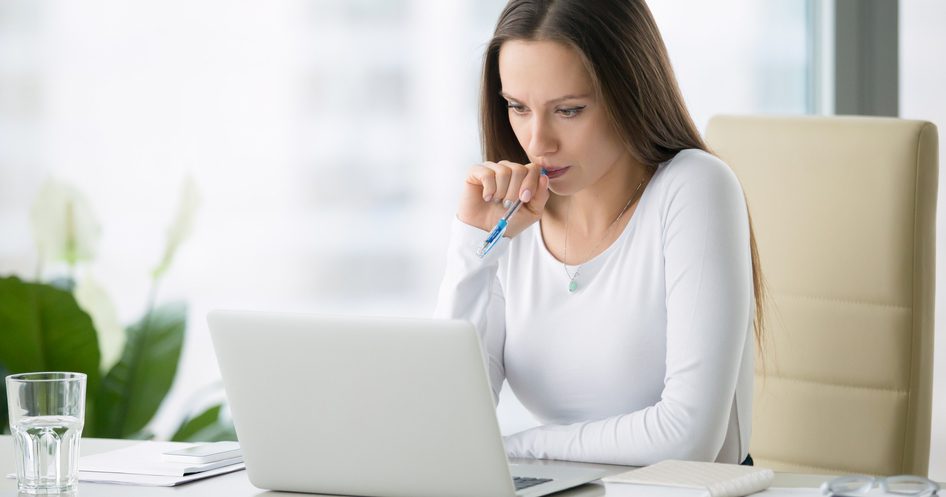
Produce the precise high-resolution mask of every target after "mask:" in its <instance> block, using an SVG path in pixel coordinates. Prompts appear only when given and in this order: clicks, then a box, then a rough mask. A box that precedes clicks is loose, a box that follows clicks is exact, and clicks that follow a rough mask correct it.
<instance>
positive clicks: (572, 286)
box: [568, 280, 578, 293]
mask: <svg viewBox="0 0 946 497" xmlns="http://www.w3.org/2000/svg"><path fill="white" fill-rule="evenodd" d="M576 291H578V282H577V281H575V280H571V281H569V282H568V293H575V292H576Z"/></svg>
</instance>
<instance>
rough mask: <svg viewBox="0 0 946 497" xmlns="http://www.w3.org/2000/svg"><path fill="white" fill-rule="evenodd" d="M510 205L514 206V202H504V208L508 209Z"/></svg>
mask: <svg viewBox="0 0 946 497" xmlns="http://www.w3.org/2000/svg"><path fill="white" fill-rule="evenodd" d="M510 205H512V202H510V201H508V200H503V207H505V208H506V209H508V208H509V206H510Z"/></svg>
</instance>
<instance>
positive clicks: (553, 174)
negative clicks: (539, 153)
mask: <svg viewBox="0 0 946 497" xmlns="http://www.w3.org/2000/svg"><path fill="white" fill-rule="evenodd" d="M570 168H571V166H565V167H560V168H557V169H553V168H546V169H545V170H546V176H548V177H549V179H555V178H557V177H559V176H561V175H563V174H565V173H566V172H568V170H569V169H570Z"/></svg>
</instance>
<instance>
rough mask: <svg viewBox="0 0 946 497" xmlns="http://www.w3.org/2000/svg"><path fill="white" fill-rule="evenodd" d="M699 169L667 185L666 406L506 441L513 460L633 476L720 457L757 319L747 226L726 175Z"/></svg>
mask: <svg viewBox="0 0 946 497" xmlns="http://www.w3.org/2000/svg"><path fill="white" fill-rule="evenodd" d="M697 166H699V167H689V168H686V169H684V171H685V174H674V175H672V176H670V177H668V178H664V179H665V180H667V181H669V183H668V188H667V190H666V196H665V197H663V199H662V205H661V206H660V209H661V215H662V229H663V231H662V237H663V239H662V245H663V248H664V256H665V260H664V264H665V274H666V289H667V294H666V307H667V335H666V336H667V357H666V376H665V378H664V387H663V391H662V393H661V397H660V400H659V401H658V402H657V403H656V404H655V405H653V406H649V407H646V408H644V409H641V410H638V411H635V412H628V413H624V414H621V415H617V416H613V417H609V418H606V419H600V420H592V421H588V422H579V423H575V424H570V425H544V426H539V427H537V428H533V429H530V430H526V431H523V432H521V433H517V434H514V435H512V436H508V437H506V438H505V443H506V450H507V453H508V454H509V455H510V456H513V457H517V456H518V457H533V458H542V459H564V460H579V461H587V462H597V463H607V464H623V465H633V466H641V465H647V464H652V463H655V462H658V461H660V460H663V459H687V460H702V461H713V460H715V458H716V457H717V455H718V453H719V451H720V449H721V447H722V445H723V442H724V438H725V436H726V431H727V424H728V422H729V418H730V411H731V409H732V406H733V396H734V395H735V390H736V383H737V376H738V374H739V367H740V363H741V358H742V354H743V348H744V346H745V344H746V343H747V336H746V333H747V330H750V329H751V322H752V319H753V304H752V302H753V293H752V292H753V289H752V288H753V287H752V267H751V257H750V250H749V223H748V213H747V209H746V204H745V200H744V197H743V193H742V189H741V187H740V186H739V183H738V180H737V179H736V177H735V175H734V174H733V173H732V171H731V170H730V169H729V168H728V166H726V165H725V164H723V163H721V162H719V161H715V162H712V163H701V164H697ZM628 277H633V275H628ZM748 343H752V342H751V341H749V342H748Z"/></svg>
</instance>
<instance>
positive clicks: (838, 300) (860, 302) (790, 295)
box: [776, 293, 913, 311]
mask: <svg viewBox="0 0 946 497" xmlns="http://www.w3.org/2000/svg"><path fill="white" fill-rule="evenodd" d="M776 295H778V296H782V297H787V298H793V299H804V300H816V301H819V302H835V303H839V304H851V305H867V306H871V307H890V308H893V309H903V310H907V311H912V310H913V307H912V306H907V305H898V304H885V303H879V302H867V301H864V300H853V299H842V298H837V297H817V296H814V295H800V294H795V293H777V294H776Z"/></svg>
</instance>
